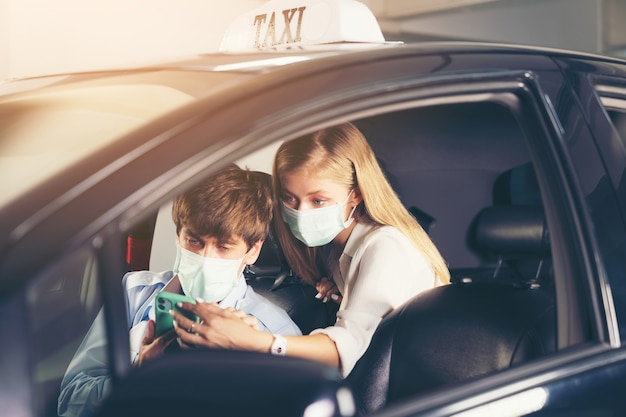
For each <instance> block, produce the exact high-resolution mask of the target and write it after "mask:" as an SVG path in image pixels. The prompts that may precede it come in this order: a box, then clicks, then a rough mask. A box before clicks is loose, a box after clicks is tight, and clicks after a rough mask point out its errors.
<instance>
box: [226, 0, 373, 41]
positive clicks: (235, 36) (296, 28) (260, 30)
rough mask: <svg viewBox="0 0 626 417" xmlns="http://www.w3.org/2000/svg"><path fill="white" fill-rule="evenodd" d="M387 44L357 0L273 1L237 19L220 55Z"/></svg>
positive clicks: (368, 13)
mask: <svg viewBox="0 0 626 417" xmlns="http://www.w3.org/2000/svg"><path fill="white" fill-rule="evenodd" d="M341 42H351V43H352V42H357V43H384V42H385V38H384V36H383V34H382V32H381V30H380V26H378V22H377V21H376V18H375V17H374V14H373V13H372V12H371V11H370V9H369V8H368V7H367V6H366V5H365V4H363V3H361V2H359V1H357V0H271V1H269V2H267V3H266V4H264V5H263V6H261V7H259V8H257V9H255V10H253V11H251V12H248V13H245V14H243V15H241V16H239V17H238V18H236V19H235V20H234V21H233V22H232V23H231V25H230V26H229V28H228V29H227V30H226V33H225V34H224V37H223V38H222V42H221V44H220V48H219V50H220V52H235V51H237V52H239V51H250V50H255V49H256V50H259V49H272V48H285V47H287V48H288V47H294V46H307V45H320V44H329V43H341Z"/></svg>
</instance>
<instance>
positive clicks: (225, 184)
mask: <svg viewBox="0 0 626 417" xmlns="http://www.w3.org/2000/svg"><path fill="white" fill-rule="evenodd" d="M272 208H273V200H272V190H271V183H270V182H269V181H267V180H266V178H264V177H263V176H262V174H259V173H254V172H250V171H246V170H242V169H240V168H238V167H237V166H234V165H232V166H230V167H228V168H226V169H224V170H222V171H220V172H219V173H217V174H215V175H214V176H212V177H211V178H209V179H208V180H207V181H205V182H204V183H203V184H201V185H199V186H197V187H195V188H193V189H192V190H190V191H189V192H187V193H185V194H184V195H182V196H179V197H178V198H176V199H175V200H174V204H173V208H172V218H173V220H174V223H175V225H176V243H177V245H176V246H177V249H176V250H177V254H176V261H175V265H174V268H173V270H172V271H165V272H159V273H155V272H150V271H137V272H129V273H128V274H126V275H125V276H124V279H123V285H124V289H125V290H126V295H127V307H128V308H127V311H128V323H129V329H130V345H131V360H132V361H133V363H134V364H135V365H137V366H140V365H141V364H142V363H143V362H144V361H146V360H149V359H153V358H155V357H158V356H160V355H162V354H163V352H164V350H165V348H166V347H167V346H168V345H172V344H176V343H177V342H176V341H175V340H176V334H175V333H174V331H169V332H166V333H164V334H163V335H161V336H158V337H156V336H155V324H154V319H155V301H154V300H155V297H156V295H157V294H158V293H159V292H161V291H168V292H174V293H181V294H186V295H189V296H191V297H194V298H197V299H200V300H203V301H207V302H217V303H218V304H219V306H220V307H222V308H231V309H235V310H237V311H238V314H239V315H240V316H241V317H242V318H243V319H244V321H246V323H248V324H249V325H250V326H253V327H256V328H258V329H260V330H264V331H267V332H269V333H273V334H281V335H300V334H301V332H300V329H299V328H298V326H296V324H295V323H294V322H293V321H292V320H291V319H290V317H289V315H288V314H287V313H286V312H285V311H284V310H282V309H280V308H279V307H277V306H275V305H274V304H272V303H271V302H270V301H268V300H266V299H265V298H263V297H262V296H260V295H258V294H256V293H255V292H254V291H253V290H252V288H250V287H248V285H247V284H246V281H245V278H244V276H243V269H244V267H245V266H246V265H250V264H253V263H254V262H255V261H256V260H257V258H258V256H259V253H260V250H261V247H262V245H263V242H264V239H265V237H266V236H267V235H268V233H269V227H270V222H271V219H272ZM101 316H102V312H101V313H100V314H99V315H98V317H97V318H96V320H95V321H94V324H93V325H92V328H91V329H90V330H89V333H88V334H87V336H86V337H85V339H84V340H83V343H82V344H81V346H80V347H79V349H78V351H77V352H76V354H75V355H74V358H73V359H72V361H71V363H70V365H69V367H68V369H67V371H66V374H65V377H64V378H63V381H62V383H61V394H60V396H59V402H58V412H59V415H60V416H84V415H90V414H91V413H92V412H93V411H94V410H95V408H96V407H97V405H98V404H99V402H100V400H101V399H102V398H104V397H105V396H106V395H107V394H108V392H109V390H110V386H109V384H110V379H109V377H108V366H107V361H106V354H107V353H106V337H105V330H104V320H103V317H101ZM183 347H187V346H183Z"/></svg>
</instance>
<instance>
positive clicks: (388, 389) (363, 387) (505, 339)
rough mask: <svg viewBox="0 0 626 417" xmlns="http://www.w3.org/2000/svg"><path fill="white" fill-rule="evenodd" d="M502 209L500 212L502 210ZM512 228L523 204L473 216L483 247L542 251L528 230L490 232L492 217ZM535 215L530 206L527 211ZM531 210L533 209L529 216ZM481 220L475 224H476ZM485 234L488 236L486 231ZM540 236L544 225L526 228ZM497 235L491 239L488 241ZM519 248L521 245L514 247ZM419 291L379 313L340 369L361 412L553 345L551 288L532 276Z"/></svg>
mask: <svg viewBox="0 0 626 417" xmlns="http://www.w3.org/2000/svg"><path fill="white" fill-rule="evenodd" d="M507 214H508V215H507ZM491 215H493V216H495V217H497V224H498V225H499V226H500V227H501V228H502V229H501V230H503V229H505V225H506V224H507V222H509V223H510V224H509V228H510V229H515V228H516V227H517V226H519V225H520V222H521V223H524V222H525V221H528V218H526V217H524V215H523V209H519V208H517V207H516V208H514V209H511V210H510V212H509V213H506V210H496V211H493V212H490V211H487V212H485V213H481V216H484V217H485V218H483V219H482V220H481V221H480V222H478V223H477V228H476V230H475V233H476V234H477V235H481V234H482V235H483V238H481V239H478V241H479V242H485V243H486V242H491V244H492V245H491V246H492V247H491V248H490V250H493V251H497V250H498V248H502V250H503V253H502V254H500V255H501V256H504V255H505V253H504V252H506V253H518V252H520V251H521V252H524V257H525V259H529V258H530V255H531V253H534V254H535V256H536V258H541V257H544V256H545V253H544V252H545V246H544V244H543V243H542V244H540V243H539V242H531V240H532V239H531V237H530V236H516V235H515V234H514V233H503V234H501V235H498V236H499V237H497V238H496V235H495V234H494V235H492V234H490V233H487V232H488V231H487V230H485V229H489V228H490V227H491V226H492V225H493V224H495V223H496V221H495V220H496V219H495V218H494V219H491V220H490V219H489V217H490V216H491ZM528 215H529V216H530V217H533V216H535V215H536V213H535V212H534V210H530V211H529V212H528ZM533 218H534V217H533ZM481 225H482V226H481ZM487 236H490V238H489V239H487V238H486V237H487ZM533 236H534V237H535V238H537V239H540V240H541V242H544V239H545V237H546V234H545V233H538V234H533ZM496 241H498V242H496ZM522 249H523V251H522ZM469 278H470V279H466V280H464V281H462V282H457V283H453V284H450V285H446V286H442V287H438V288H435V289H432V290H429V291H425V292H423V293H421V294H419V295H418V296H416V297H415V298H413V299H412V300H410V301H409V302H407V303H406V304H404V305H403V306H401V307H400V308H398V309H396V310H395V311H394V312H392V313H391V314H390V315H389V316H387V317H386V318H385V319H384V320H383V321H382V323H381V324H380V326H379V327H378V328H377V330H376V332H375V334H374V336H373V338H372V341H371V344H370V346H369V348H368V350H367V351H366V353H365V354H364V355H363V357H362V358H361V359H360V360H359V362H358V363H357V365H356V366H355V368H354V370H353V371H352V373H351V374H350V375H349V376H348V382H349V383H350V385H351V386H352V388H353V390H354V394H355V397H356V400H357V405H358V407H359V409H360V410H361V411H362V412H365V413H368V412H373V411H375V410H378V409H380V408H381V407H383V406H385V405H387V404H390V403H393V402H396V401H399V400H401V399H404V398H406V397H409V396H413V395H417V394H420V393H424V392H427V391H429V390H432V389H435V388H437V387H441V386H444V385H449V384H454V383H458V382H460V381H465V380H469V379H472V378H477V377H480V376H483V375H486V374H489V373H492V372H495V371H499V370H503V369H506V368H509V367H511V366H514V365H516V364H519V363H522V362H525V361H528V360H531V359H533V358H537V357H540V356H542V355H545V354H547V353H549V352H552V351H554V350H555V347H556V324H555V319H556V317H555V304H554V296H553V293H552V290H551V286H549V285H545V286H543V285H539V284H537V283H536V282H532V283H529V284H520V283H519V282H511V281H501V280H495V279H492V280H480V281H476V282H472V280H471V277H469Z"/></svg>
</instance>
